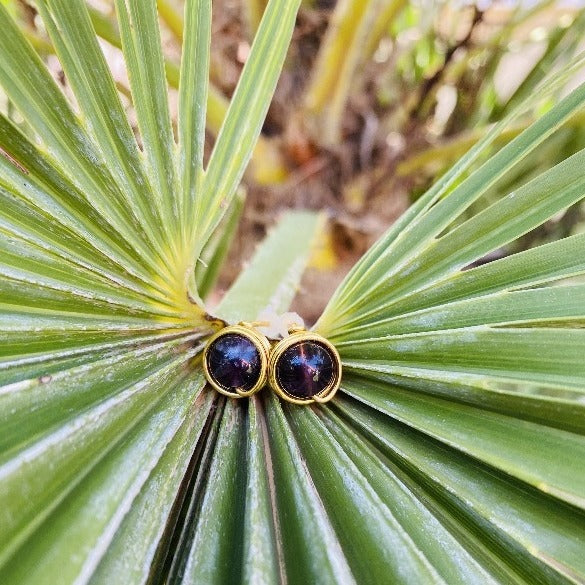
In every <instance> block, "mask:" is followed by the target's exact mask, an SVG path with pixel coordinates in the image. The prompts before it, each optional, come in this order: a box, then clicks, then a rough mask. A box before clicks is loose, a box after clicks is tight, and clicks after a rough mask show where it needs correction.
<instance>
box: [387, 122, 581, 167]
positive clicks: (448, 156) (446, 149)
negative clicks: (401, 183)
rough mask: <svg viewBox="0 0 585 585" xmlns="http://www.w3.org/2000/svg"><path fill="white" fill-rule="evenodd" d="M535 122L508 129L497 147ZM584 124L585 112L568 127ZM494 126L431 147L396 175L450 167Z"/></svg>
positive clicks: (403, 165)
mask: <svg viewBox="0 0 585 585" xmlns="http://www.w3.org/2000/svg"><path fill="white" fill-rule="evenodd" d="M533 122H534V120H533V119H532V118H529V119H526V120H524V121H522V122H519V123H517V124H514V125H513V126H510V127H509V128H506V129H505V130H503V131H502V132H501V134H500V135H499V137H498V139H497V141H496V145H497V144H500V145H501V144H506V143H507V142H509V141H510V140H512V139H513V138H515V137H516V136H518V135H519V134H520V133H521V132H523V131H524V130H525V129H526V128H528V127H529V126H530V125H531V124H532V123H533ZM584 123H585V112H579V113H578V114H576V115H575V116H573V117H572V118H571V119H570V120H569V121H568V122H567V126H569V127H572V128H581V127H582V126H583V124H584ZM492 126H493V125H490V126H484V127H482V128H475V129H473V130H471V131H469V132H464V133H461V134H459V135H458V136H457V137H456V138H454V139H452V140H447V141H445V142H442V143H440V144H438V145H436V146H431V147H430V148H427V149H426V150H423V151H419V152H417V153H416V154H414V155H413V156H410V157H408V158H407V159H405V160H403V161H402V162H401V163H399V164H398V165H397V166H396V170H395V175H396V176H398V177H408V176H411V175H413V174H415V173H417V172H418V171H420V170H421V169H424V168H425V167H426V166H428V165H437V164H438V165H440V166H441V168H443V167H445V166H447V165H449V164H450V163H452V162H453V161H454V160H457V158H459V157H460V156H462V155H463V154H464V153H465V152H467V151H468V150H469V149H470V148H471V147H472V146H473V145H475V144H476V143H477V142H479V141H480V140H481V139H482V138H483V137H484V136H485V135H486V134H487V132H489V130H490V128H492Z"/></svg>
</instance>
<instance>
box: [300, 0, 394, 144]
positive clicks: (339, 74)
mask: <svg viewBox="0 0 585 585" xmlns="http://www.w3.org/2000/svg"><path fill="white" fill-rule="evenodd" d="M404 4H405V2H404V0H390V1H388V0H365V1H364V2H352V1H350V0H342V1H341V2H339V3H338V4H337V7H336V9H335V11H334V13H333V16H332V19H331V23H330V25H329V28H328V29H327V34H326V36H325V39H324V41H323V44H322V46H321V49H320V52H319V56H318V58H317V63H316V65H315V68H314V71H313V77H312V81H311V83H310V85H309V87H308V89H307V93H306V98H305V108H306V109H307V110H308V111H309V112H311V113H312V114H313V115H314V116H316V118H317V128H316V135H317V136H319V137H320V138H319V141H320V142H322V143H323V144H324V145H327V146H334V145H335V144H338V143H339V140H340V132H341V125H342V117H343V112H344V110H345V105H346V103H347V99H348V97H349V93H350V91H351V90H352V89H354V88H355V74H356V71H357V69H358V67H359V66H360V65H361V64H362V63H363V61H364V59H365V58H367V57H369V56H370V55H371V52H372V51H374V50H375V48H376V46H377V44H378V42H379V40H380V38H381V36H382V35H383V34H384V32H385V31H386V30H388V28H389V26H390V23H391V22H392V20H393V19H394V18H395V17H396V15H397V14H398V13H399V12H400V10H401V9H402V7H403V6H404ZM364 47H365V50H364Z"/></svg>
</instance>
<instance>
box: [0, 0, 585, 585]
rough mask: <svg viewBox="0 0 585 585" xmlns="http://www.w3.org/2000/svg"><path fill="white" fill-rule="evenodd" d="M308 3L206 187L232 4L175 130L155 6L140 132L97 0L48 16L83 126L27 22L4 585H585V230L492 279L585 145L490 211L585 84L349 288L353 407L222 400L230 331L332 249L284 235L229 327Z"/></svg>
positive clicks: (187, 70)
mask: <svg viewBox="0 0 585 585" xmlns="http://www.w3.org/2000/svg"><path fill="white" fill-rule="evenodd" d="M298 4H299V2H298V1H296V0H295V1H294V2H290V1H287V0H271V1H270V2H269V3H268V6H267V8H266V11H265V15H264V18H263V21H262V23H261V24H260V27H259V29H258V33H257V36H256V39H255V41H254V44H253V47H252V49H251V53H250V57H249V59H248V61H247V63H246V66H245V68H244V70H243V73H242V77H241V79H240V82H239V84H238V87H237V89H236V92H235V94H234V98H233V99H232V102H231V105H230V107H229V110H228V113H227V117H226V119H225V122H224V124H223V127H222V129H221V131H220V133H219V136H218V139H217V141H216V144H215V147H214V149H213V151H212V153H211V157H210V160H209V163H208V164H207V165H206V166H204V164H203V138H204V132H205V117H206V112H205V104H206V102H207V98H208V79H207V78H208V69H209V63H208V62H209V38H210V31H211V2H210V1H209V0H187V2H186V3H185V30H184V45H183V56H182V62H181V70H180V71H181V72H180V80H179V100H178V124H177V129H176V137H175V133H174V130H173V127H172V123H171V116H170V113H169V105H168V95H167V85H166V83H167V82H166V77H165V62H164V59H163V52H162V48H161V39H160V32H159V25H158V20H157V12H156V2H155V0H140V1H139V0H117V1H116V8H117V15H118V22H119V28H120V41H121V44H122V48H123V52H124V56H125V59H126V65H127V68H128V73H129V79H130V84H131V93H132V104H133V107H134V110H135V112H136V118H137V121H138V133H137V136H135V134H134V131H133V129H132V127H131V125H130V124H129V122H128V120H127V118H126V113H125V111H124V108H123V106H122V103H121V100H120V98H119V96H118V93H117V91H116V88H115V84H114V82H113V79H112V76H111V73H110V71H109V68H108V66H107V63H106V61H105V59H104V57H103V55H102V52H101V50H100V46H99V43H98V41H97V37H96V33H95V31H94V24H93V23H92V17H91V13H90V12H89V11H88V9H87V6H86V4H85V2H83V1H82V0H67V1H65V0H39V2H38V8H39V11H40V14H41V16H42V18H43V21H44V23H45V27H46V29H47V31H48V34H49V35H50V38H51V42H52V45H53V46H54V48H55V51H56V53H57V56H58V58H59V61H60V63H61V65H62V67H63V70H64V73H65V76H66V79H67V82H68V87H69V88H70V89H71V91H72V93H73V96H74V98H75V104H73V103H70V102H69V100H68V99H67V98H66V97H65V94H64V93H63V91H62V90H61V88H60V87H59V86H58V84H57V83H56V82H55V81H54V80H53V78H52V76H51V74H50V73H49V71H48V70H47V68H46V66H45V64H44V63H43V61H42V60H41V59H40V57H39V56H38V55H37V54H36V53H35V51H34V49H33V48H32V47H31V46H30V45H29V44H28V42H27V41H26V40H25V37H24V36H23V34H22V33H21V31H20V30H19V28H18V27H17V25H16V24H15V23H14V21H13V20H12V17H11V16H9V14H8V11H7V9H6V8H5V7H4V6H3V5H0V27H1V29H2V32H3V34H2V35H1V36H0V82H1V83H2V87H3V89H4V91H5V93H6V95H7V96H8V97H9V99H10V100H11V103H12V104H13V105H14V106H15V107H16V108H17V109H18V110H19V112H20V113H21V115H22V117H23V118H24V120H25V121H26V123H27V124H28V127H29V128H30V133H29V132H28V131H27V134H25V133H24V132H23V131H22V130H21V129H20V128H19V127H18V126H17V125H15V124H14V123H13V122H12V121H11V120H10V119H9V118H8V117H7V116H5V115H2V116H0V150H1V151H2V153H4V154H6V157H0V197H1V198H2V205H0V232H1V238H0V582H1V583H7V584H11V585H12V584H19V585H20V584H26V583H34V584H35V585H38V584H42V583H47V584H51V585H53V584H55V583H91V584H94V585H97V584H99V583H104V584H105V583H108V584H111V583H124V584H125V585H126V584H131V583H181V584H188V583H218V584H219V583H237V582H245V583H307V582H315V583H387V582H392V583H415V584H417V585H418V584H421V583H440V584H449V585H451V584H454V583H462V584H468V583H477V584H484V583H494V584H496V583H501V584H508V583H515V584H522V583H524V584H533V583H547V584H548V583H559V584H561V583H581V582H584V581H585V560H584V559H583V555H582V551H583V550H584V547H585V528H584V527H585V482H584V476H583V473H581V469H582V467H583V464H582V462H583V458H584V457H585V439H584V436H583V435H584V434H585V423H584V422H583V421H584V420H585V416H584V415H585V412H584V408H585V407H584V402H583V396H584V393H585V365H584V364H585V360H584V359H583V356H584V355H585V334H584V330H583V324H584V323H585V288H584V286H583V283H582V279H581V277H582V276H583V274H584V273H585V260H584V259H585V236H583V235H573V236H571V237H568V238H565V239H563V240H560V241H557V242H552V243H549V244H546V245H543V246H540V247H537V248H534V249H530V250H526V251H524V252H520V253H517V254H513V255H508V256H507V257H504V258H503V259H501V260H497V261H495V262H491V263H489V264H485V265H479V266H476V264H477V261H478V260H481V259H482V258H483V257H484V256H485V255H486V254H488V253H489V252H491V251H493V250H496V249H501V248H504V249H506V247H507V246H509V245H510V243H511V242H513V241H515V240H517V239H518V238H519V237H521V236H522V235H523V234H525V233H527V232H529V231H530V230H532V229H534V228H535V227H537V226H539V225H541V224H542V223H544V222H546V221H547V220H548V219H549V218H551V217H553V216H555V214H557V213H559V212H560V211H562V210H564V209H566V208H567V207H569V206H571V205H574V204H576V203H577V202H579V201H581V200H582V199H583V197H585V175H584V173H583V170H582V169H583V168H584V163H585V152H584V151H581V152H577V153H575V154H573V155H572V156H570V157H568V158H567V159H566V160H564V161H563V162H561V163H559V164H558V165H557V166H555V167H553V168H550V169H548V170H546V171H545V172H543V173H542V174H541V175H540V176H538V177H536V178H534V179H532V180H531V181H529V182H526V183H525V184H524V185H521V186H519V187H517V188H515V190H514V191H513V192H511V193H509V194H508V196H507V197H504V198H503V199H501V200H498V201H496V202H495V203H492V204H491V205H489V206H486V207H485V208H484V209H483V211H481V212H479V213H476V214H475V215H474V216H472V217H471V218H469V216H468V215H465V216H464V214H466V213H468V210H469V208H470V206H471V205H472V204H473V203H474V202H475V201H477V200H478V199H480V198H481V197H482V196H484V195H488V194H489V191H490V189H491V188H492V187H494V186H495V185H500V184H502V183H503V180H504V179H505V177H506V176H507V175H508V174H509V173H513V172H514V170H515V168H517V166H518V165H519V164H521V163H522V161H523V160H525V159H527V158H528V157H530V156H531V155H532V153H534V151H535V150H536V149H538V147H539V146H540V145H541V144H542V143H543V142H544V141H545V140H546V139H547V137H549V136H551V135H553V134H554V133H555V132H556V131H557V130H558V129H559V128H561V127H562V126H563V124H564V123H565V122H566V121H567V120H569V119H570V118H571V116H573V115H574V114H575V113H576V112H578V111H582V110H583V106H584V105H585V86H580V87H578V88H577V89H575V90H574V91H573V92H571V93H570V94H568V95H567V96H566V97H565V98H564V99H562V100H561V101H559V103H557V104H556V105H555V106H554V107H553V108H552V109H550V110H549V111H548V112H546V113H545V114H544V115H543V116H542V117H541V118H540V119H539V120H538V121H537V122H536V123H535V124H534V125H532V126H531V127H529V128H528V129H526V130H525V131H524V132H523V133H521V134H519V135H518V136H517V137H516V138H515V139H514V140H513V141H512V142H511V143H510V144H509V145H507V146H505V147H504V148H502V149H501V150H500V151H499V152H498V153H496V154H495V155H494V156H492V157H489V158H487V157H486V156H485V153H486V151H487V149H488V147H489V146H490V145H491V144H492V143H493V141H494V140H495V139H496V138H497V137H498V136H499V135H500V134H501V132H502V131H503V130H504V129H505V128H506V125H507V124H509V123H510V122H512V121H513V120H514V119H515V118H516V117H517V116H518V115H520V113H521V110H515V112H513V113H512V114H511V115H510V116H509V117H508V118H507V119H506V120H505V121H504V122H502V123H500V124H499V125H497V126H496V127H494V129H493V130H492V131H491V132H490V133H488V134H487V135H486V137H485V138H484V139H483V141H481V142H480V143H478V144H477V145H476V146H475V147H474V148H473V149H472V150H471V151H470V152H469V153H468V154H467V155H466V156H464V157H463V158H462V159H461V161H459V163H458V164H457V165H456V166H455V167H454V168H453V169H452V170H451V171H450V172H449V173H447V175H446V176H445V177H444V178H443V179H442V180H440V181H439V182H438V183H437V185H436V186H435V187H433V188H431V189H430V190H429V192H428V193H426V194H425V195H423V196H422V197H421V198H420V199H419V200H418V201H417V203H415V204H414V205H413V206H412V208H411V209H410V210H409V211H408V212H407V213H406V214H404V215H403V217H402V218H401V219H400V220H399V221H398V222H397V223H396V224H395V226H393V228H391V229H390V230H389V231H388V233H387V234H385V235H384V236H383V237H382V238H381V239H380V241H379V242H378V243H377V244H375V245H374V246H373V248H372V249H371V250H370V252H368V253H367V254H366V255H365V256H364V257H363V258H362V260H361V261H360V262H359V263H358V264H357V265H356V266H355V267H354V269H353V270H352V271H351V272H350V274H349V275H348V276H347V278H346V280H345V281H344V283H343V284H342V285H341V286H340V287H339V289H338V290H337V292H336V293H335V295H334V296H333V298H332V299H331V302H330V303H329V305H328V307H327V309H326V310H325V312H324V314H323V315H322V317H321V319H320V320H319V322H318V324H317V325H316V329H317V330H318V331H319V332H320V333H322V334H324V335H326V336H328V337H329V338H330V339H331V340H332V341H333V342H334V343H335V344H336V346H337V347H338V349H339V351H340V354H341V357H342V360H343V363H344V368H345V369H344V377H343V381H342V388H341V390H340V393H339V395H338V396H337V397H336V398H335V400H334V401H333V402H332V403H330V405H328V406H319V407H314V408H313V407H311V408H305V407H298V406H295V405H288V404H282V403H281V402H280V401H279V400H278V399H277V398H276V396H275V395H274V394H272V393H270V392H269V391H268V390H264V391H263V393H262V394H260V395H257V396H254V397H252V398H251V399H249V400H241V401H232V400H226V399H224V398H223V397H219V395H216V394H214V393H213V392H212V391H211V390H210V389H209V388H208V387H206V386H205V381H204V377H203V375H202V372H201V367H200V361H201V352H202V349H203V347H204V345H205V341H206V339H207V337H208V336H209V335H210V334H211V333H213V332H214V331H215V330H216V329H217V328H218V327H221V326H222V324H223V322H224V320H225V321H229V322H236V321H239V320H241V319H255V318H257V317H258V316H259V314H260V313H261V312H262V311H263V310H265V309H270V310H273V311H276V312H284V311H286V310H287V309H288V307H289V305H290V303H291V301H292V299H293V296H294V294H295V292H296V289H297V287H298V285H299V282H300V279H301V276H302V272H303V269H304V266H305V265H306V262H307V260H308V258H309V256H310V253H311V250H312V245H313V241H314V240H315V236H316V234H318V233H319V231H320V230H321V229H322V220H323V218H322V217H321V216H320V215H318V214H314V213H309V212H297V213H290V214H287V215H285V216H283V217H282V219H281V220H280V221H279V222H278V225H277V226H276V227H275V229H274V230H273V231H272V232H271V233H270V234H269V236H268V237H267V238H266V240H265V241H264V243H263V244H262V245H261V247H260V248H259V249H258V251H257V253H256V255H255V256H254V258H253V259H252V261H251V262H250V264H249V266H248V267H247V269H246V270H245V271H244V272H243V273H242V274H241V275H240V277H239V278H238V279H237V281H236V282H235V284H234V285H233V287H232V288H231V289H230V291H228V293H227V294H226V295H225V297H224V298H223V300H222V302H221V303H220V304H219V306H218V307H216V308H215V309H214V310H213V316H211V315H210V314H208V312H207V310H206V308H205V307H204V306H203V303H202V302H201V301H200V298H202V297H205V296H206V295H207V293H208V292H209V291H210V289H211V287H212V285H213V282H214V279H215V276H216V275H217V271H218V267H219V265H220V263H221V260H222V259H223V257H224V255H225V251H226V249H227V245H228V243H229V240H230V238H231V236H232V235H233V232H234V230H235V226H236V223H237V218H238V217H239V213H240V211H241V202H242V198H241V197H238V195H237V189H238V185H239V182H240V180H241V178H242V175H243V172H244V170H245V168H246V165H247V163H248V161H249V159H250V156H251V153H252V149H253V148H254V144H255V142H256V140H257V138H258V135H259V133H260V130H261V127H262V123H263V120H264V116H265V114H266V111H267V108H268V105H269V102H270V99H271V96H272V92H273V91H274V87H275V84H276V81H277V78H278V75H279V72H280V69H281V67H282V64H283V61H284V58H285V54H286V50H287V47H288V44H289V41H290V37H291V34H292V29H293V26H294V21H295V17H296V11H297V9H298ZM578 64H579V62H575V63H573V64H572V65H571V67H569V68H567V69H565V70H563V71H561V72H559V73H558V74H556V76H555V77H553V78H551V79H550V80H548V81H547V82H546V84H543V85H542V86H541V87H540V88H539V93H540V95H542V94H544V93H546V92H551V93H552V92H554V91H557V90H558V89H559V87H561V86H562V84H563V83H564V82H565V81H566V79H567V76H568V75H569V73H570V72H572V71H573V70H574V69H575V68H576V67H577V65H578ZM537 97H538V96H535V97H533V98H531V100H532V101H535V100H536V99H537ZM524 106H525V107H528V104H526V103H525V104H524ZM478 161H483V163H482V164H481V165H479V163H478ZM474 165H475V166H476V168H475V170H474V171H473V172H471V171H470V169H471V168H472V167H473V166H474Z"/></svg>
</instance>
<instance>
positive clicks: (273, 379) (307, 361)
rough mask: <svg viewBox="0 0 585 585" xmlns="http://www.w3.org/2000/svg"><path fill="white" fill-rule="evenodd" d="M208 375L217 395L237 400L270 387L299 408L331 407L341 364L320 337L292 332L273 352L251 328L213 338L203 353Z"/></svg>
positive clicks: (298, 330) (229, 330)
mask: <svg viewBox="0 0 585 585" xmlns="http://www.w3.org/2000/svg"><path fill="white" fill-rule="evenodd" d="M203 371H204V372H205V377H206V378H207V381H208V382H209V383H210V384H211V386H213V388H215V389H216V390H217V391H218V392H221V393H222V394H225V395H227V396H231V397H234V398H243V397H246V396H251V395H252V394H254V393H255V392H258V390H260V389H261V388H263V387H264V385H265V384H266V382H267V381H268V382H269V384H270V387H271V388H272V389H273V390H274V392H276V393H277V394H278V395H279V396H280V397H281V398H283V399H284V400H286V401H288V402H292V403H294V404H310V403H312V402H319V403H323V402H328V401H329V400H331V398H333V396H334V395H335V393H336V392H337V389H338V388H339V384H340V382H341V359H340V357H339V354H338V353H337V350H336V349H335V347H334V346H333V345H332V344H331V343H330V342H329V341H327V340H326V339H325V338H324V337H322V336H321V335H318V334H316V333H312V332H309V331H306V330H305V329H301V328H294V327H292V328H290V329H289V335H288V336H287V337H285V338H284V339H282V340H281V341H278V342H277V343H276V344H275V345H274V347H271V344H270V341H269V340H268V338H267V337H266V336H264V335H262V333H260V332H259V331H257V330H256V329H255V328H254V327H253V325H252V324H249V323H240V324H239V325H231V326H229V327H225V328H224V329H222V330H221V331H219V332H218V333H216V334H215V335H213V336H212V337H211V338H210V340H209V342H208V343H207V346H206V347H205V350H204V352H203Z"/></svg>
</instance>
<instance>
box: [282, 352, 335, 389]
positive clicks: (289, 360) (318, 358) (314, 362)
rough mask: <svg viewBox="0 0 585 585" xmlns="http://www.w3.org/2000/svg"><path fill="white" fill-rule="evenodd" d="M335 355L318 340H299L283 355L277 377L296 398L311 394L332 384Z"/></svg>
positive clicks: (284, 387)
mask: <svg viewBox="0 0 585 585" xmlns="http://www.w3.org/2000/svg"><path fill="white" fill-rule="evenodd" d="M335 367H336V366H335V365H334V361H333V356H332V355H331V353H330V352H329V350H328V349H327V348H326V347H324V346H323V345H321V344H320V343H317V342H316V341H299V342H298V343H295V344H294V345H292V346H291V347H289V348H288V349H286V350H285V351H284V352H283V354H282V355H281V356H280V359H279V360H278V362H277V364H276V372H275V373H276V378H277V380H278V383H279V385H280V387H281V388H282V389H283V390H284V391H285V392H286V393H287V394H290V395H291V396H294V397H295V398H311V397H312V396H314V395H315V394H319V392H322V391H323V390H325V389H326V388H327V386H329V384H331V382H332V381H333V378H334V376H335V371H334V368H335Z"/></svg>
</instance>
